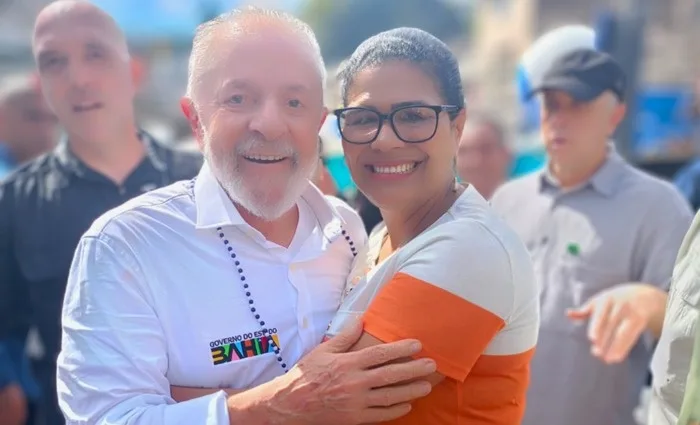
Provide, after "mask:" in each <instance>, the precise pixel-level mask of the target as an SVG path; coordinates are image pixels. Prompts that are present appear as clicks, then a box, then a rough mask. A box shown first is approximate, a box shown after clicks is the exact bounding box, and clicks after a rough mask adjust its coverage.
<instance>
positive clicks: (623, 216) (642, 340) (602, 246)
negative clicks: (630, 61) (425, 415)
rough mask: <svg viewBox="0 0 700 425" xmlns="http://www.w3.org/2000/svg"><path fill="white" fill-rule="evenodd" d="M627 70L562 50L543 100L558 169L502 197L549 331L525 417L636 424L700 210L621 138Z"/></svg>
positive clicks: (548, 143) (542, 89) (496, 200)
mask: <svg viewBox="0 0 700 425" xmlns="http://www.w3.org/2000/svg"><path fill="white" fill-rule="evenodd" d="M626 82H627V77H626V75H625V73H624V71H623V70H622V68H621V67H620V65H619V64H618V62H617V61H615V60H614V58H612V57H611V56H610V55H608V54H606V53H603V52H600V51H596V50H593V49H579V50H574V51H572V52H569V53H566V54H563V55H562V56H561V57H559V58H558V59H557V60H556V61H554V63H553V64H552V65H551V66H550V67H549V69H548V70H547V71H546V72H545V74H544V77H543V78H542V81H541V82H540V83H539V85H537V86H535V87H533V88H532V91H531V95H532V96H535V95H536V96H539V97H540V105H541V110H540V117H541V118H540V119H541V126H540V129H541V130H540V131H541V137H542V139H543V140H544V143H545V147H546V149H547V156H548V162H547V167H546V168H545V169H543V170H542V171H540V172H537V173H533V174H530V175H528V176H525V177H521V178H518V179H516V180H513V181H511V182H508V183H506V184H505V185H503V186H502V187H501V188H500V189H499V190H497V191H496V194H495V195H494V196H493V198H492V205H493V207H494V208H495V209H496V210H497V211H498V212H499V213H501V214H502V215H503V217H504V218H505V220H506V222H507V223H508V224H510V225H511V226H512V227H513V228H514V229H515V230H516V232H518V234H519V235H520V237H521V238H522V239H523V241H524V242H525V243H526V244H527V246H528V248H529V250H530V253H531V256H532V259H533V262H534V264H535V270H536V272H537V279H538V280H539V286H540V303H541V324H540V334H539V340H538V343H537V349H536V351H535V356H534V360H533V362H532V378H531V382H530V387H529V390H528V398H527V400H528V401H527V403H528V404H527V408H526V412H525V419H524V420H523V425H542V424H568V425H579V424H580V425H588V424H592V423H595V424H615V425H634V424H635V419H634V409H635V407H636V406H637V404H638V401H639V394H640V391H641V388H642V386H643V385H644V383H645V381H646V377H647V370H648V367H649V360H650V358H651V351H652V348H653V342H654V339H655V338H658V336H659V334H660V332H661V326H662V323H663V316H664V310H665V304H666V291H667V289H668V282H669V279H670V276H671V272H672V269H673V264H674V261H675V258H676V253H677V252H678V249H679V247H680V245H681V241H682V239H683V235H684V234H685V232H686V230H687V229H688V226H689V224H690V221H691V218H692V214H691V211H690V208H689V205H688V204H687V202H686V201H685V199H683V197H682V195H681V194H680V193H679V192H678V191H677V190H676V189H675V188H674V187H673V186H672V185H671V184H670V183H668V182H664V181H662V180H660V179H658V178H656V177H653V176H651V175H649V174H647V173H643V172H641V171H639V170H637V169H636V168H634V167H633V166H631V165H630V164H628V163H627V162H626V161H625V160H624V159H623V158H622V157H621V156H620V155H619V154H618V153H617V151H616V150H615V148H614V147H613V146H612V144H611V137H613V134H614V132H615V130H616V129H617V128H618V126H619V125H620V123H621V122H622V120H623V118H624V116H625V112H626V105H625V94H626V90H627V85H626Z"/></svg>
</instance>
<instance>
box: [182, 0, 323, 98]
mask: <svg viewBox="0 0 700 425" xmlns="http://www.w3.org/2000/svg"><path fill="white" fill-rule="evenodd" d="M263 22H264V23H269V22H275V23H280V24H282V25H285V26H286V27H287V28H289V29H291V30H292V31H293V32H295V33H298V34H299V35H300V36H301V39H302V40H303V41H305V42H307V43H308V44H309V45H310V46H311V48H312V50H313V53H314V56H315V61H316V65H317V67H318V72H319V78H320V79H321V87H325V83H326V72H327V71H326V65H325V63H324V62H323V55H322V54H321V46H320V45H319V44H318V40H317V39H316V34H314V31H313V30H312V29H311V27H310V26H309V25H308V24H307V23H305V22H304V21H302V20H300V19H298V18H296V17H294V16H292V15H290V14H288V13H286V12H281V11H277V10H273V9H265V8H261V7H255V6H246V7H243V8H238V9H234V10H232V11H230V12H226V13H223V14H221V15H219V16H217V17H216V18H214V19H212V20H210V21H207V22H205V23H203V24H201V25H200V26H199V27H197V30H196V31H195V34H194V40H193V42H192V51H191V53H190V60H189V66H188V73H187V93H186V95H187V97H189V98H190V99H193V96H194V92H195V91H196V86H197V84H198V83H199V79H200V78H201V76H202V73H203V72H202V71H203V68H204V67H205V66H206V65H207V61H209V60H211V58H212V57H213V56H214V55H212V54H211V49H212V47H213V44H214V43H213V42H214V40H215V39H216V36H217V35H222V34H220V33H219V31H223V35H224V36H226V37H234V36H236V35H237V34H240V33H244V32H245V31H246V30H248V29H250V26H254V25H255V24H258V23H263Z"/></svg>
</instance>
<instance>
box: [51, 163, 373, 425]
mask: <svg viewBox="0 0 700 425" xmlns="http://www.w3.org/2000/svg"><path fill="white" fill-rule="evenodd" d="M297 206H298V207H299V224H298V227H297V229H296V233H295V235H294V238H293V240H292V243H291V244H290V246H289V247H288V248H284V247H281V246H279V245H276V244H274V243H271V242H269V241H267V240H265V238H264V237H263V235H262V234H261V233H259V232H258V231H257V230H255V229H254V228H252V227H251V226H249V225H248V224H247V223H246V222H245V221H243V219H242V218H241V216H240V214H239V213H238V211H237V209H236V208H235V207H234V205H233V204H232V203H231V202H230V200H229V198H228V197H227V195H226V193H225V192H224V191H223V189H222V188H221V187H220V185H219V184H218V182H217V181H216V179H215V178H214V176H213V174H212V173H211V171H210V170H209V168H208V166H206V165H205V166H204V167H203V168H202V171H201V172H200V174H199V176H198V178H197V180H196V183H195V184H194V187H192V184H191V183H190V182H179V183H175V184H173V185H171V186H168V187H165V188H162V189H159V190H156V191H153V192H150V193H147V194H145V195H142V196H140V197H138V198H135V199H134V200H132V201H129V202H127V203H126V204H124V205H122V206H120V207H119V208H116V209H115V210H112V211H110V212H108V213H107V214H105V215H104V216H102V217H100V218H99V219H98V220H97V221H95V223H94V224H93V225H92V227H91V228H90V229H89V230H88V231H87V233H86V234H85V235H84V236H83V238H82V239H81V241H80V243H79V245H78V248H77V251H76V253H75V257H74V260H73V264H72V266H71V270H70V276H69V278H68V287H67V291H66V296H65V301H64V306H63V335H62V336H63V345H62V350H61V354H60V356H59V358H58V397H59V404H60V406H61V409H62V410H63V412H64V414H65V415H66V418H67V424H68V425H71V424H110V425H111V424H124V425H126V424H129V425H146V424H148V425H161V424H163V425H164V424H168V425H179V424H182V425H192V424H217V425H228V424H229V419H228V412H227V409H226V396H225V394H224V393H223V392H221V391H220V392H218V393H216V394H213V395H211V396H207V397H201V398H198V399H195V400H190V401H187V402H183V403H179V404H175V402H174V400H173V399H172V398H171V396H170V386H171V385H177V386H189V387H204V388H234V389H248V388H252V387H255V386H257V385H260V384H262V383H265V382H267V381H270V380H271V379H273V378H275V377H277V376H279V375H281V374H282V373H283V369H282V367H281V362H279V361H278V359H277V356H276V355H275V353H274V351H273V350H274V348H272V347H270V346H269V345H268V344H267V341H265V338H259V337H260V336H261V331H262V329H263V327H262V326H261V325H260V323H259V320H256V319H255V317H254V313H252V312H251V310H250V305H249V299H248V297H247V296H246V294H245V292H246V289H243V282H241V278H240V275H241V273H239V272H238V270H237V269H238V268H239V267H240V268H241V269H243V275H244V276H245V278H246V281H245V282H246V283H247V284H249V289H247V290H248V291H250V292H251V296H250V298H252V299H253V300H254V306H255V307H256V313H257V314H260V316H261V318H260V320H264V321H265V322H266V324H265V327H267V328H270V329H271V330H272V331H273V332H274V331H275V330H276V332H275V333H276V334H275V335H274V338H275V340H276V341H279V345H280V347H281V353H280V355H281V357H282V358H283V362H284V363H286V365H287V367H288V368H291V367H292V365H294V364H295V363H296V362H297V361H298V360H299V359H300V358H301V357H302V356H303V355H304V354H306V353H308V352H309V351H310V350H311V349H312V348H314V347H315V346H317V345H318V344H319V343H320V342H321V339H322V337H323V334H324V331H325V330H326V328H327V326H328V324H329V323H330V320H331V319H332V317H333V315H334V314H335V312H336V310H337V308H338V305H339V301H340V297H341V293H342V291H343V287H344V285H345V279H346V277H347V275H348V273H349V271H350V268H351V264H352V260H353V257H352V252H351V250H350V245H349V243H348V242H347V241H346V240H345V238H344V237H343V235H342V231H343V230H345V231H347V233H348V234H349V235H350V236H351V239H352V240H353V242H354V243H355V244H356V245H357V246H362V245H364V244H365V243H366V239H367V236H366V233H365V231H364V226H363V225H362V221H361V220H360V218H359V216H358V215H357V214H356V213H355V212H354V211H353V210H352V209H351V208H350V207H349V206H348V205H346V204H345V203H343V202H342V201H340V200H338V199H336V198H332V197H326V196H324V195H322V194H321V192H320V191H319V190H318V189H317V188H316V187H314V186H313V185H311V184H310V185H309V188H308V189H307V190H306V191H305V193H304V194H303V196H302V198H301V200H300V201H299V202H298V204H297ZM218 227H222V228H223V229H222V231H223V233H224V234H225V237H224V238H223V239H226V240H228V241H229V242H230V243H229V245H228V246H230V247H231V248H232V251H231V252H233V253H235V254H236V259H235V260H234V259H233V258H231V257H230V254H231V252H229V251H228V246H226V245H224V243H223V239H222V238H221V237H220V235H219V232H218V231H217V230H216V229H217V228H218ZM234 261H239V262H240V264H239V265H238V266H236V265H235V264H234ZM246 340H248V341H247V342H246Z"/></svg>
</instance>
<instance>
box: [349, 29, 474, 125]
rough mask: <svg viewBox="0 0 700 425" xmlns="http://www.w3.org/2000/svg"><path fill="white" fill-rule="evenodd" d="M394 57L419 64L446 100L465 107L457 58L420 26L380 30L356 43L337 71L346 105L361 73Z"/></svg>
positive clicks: (452, 115)
mask: <svg viewBox="0 0 700 425" xmlns="http://www.w3.org/2000/svg"><path fill="white" fill-rule="evenodd" d="M391 61H404V62H408V63H411V64H413V65H416V66H418V67H420V68H421V69H422V70H423V71H424V72H425V73H426V74H427V75H428V76H429V77H431V78H433V79H434V80H435V83H436V85H437V86H438V87H439V89H440V92H441V93H440V94H441V95H442V97H443V101H444V102H445V104H447V105H454V106H458V107H459V108H460V109H462V108H464V89H463V88H462V78H461V76H460V73H459V63H458V61H457V58H456V57H455V55H454V53H452V51H451V50H450V48H449V47H447V45H446V44H445V43H443V42H442V41H440V39H438V38H437V37H435V36H434V35H432V34H430V33H428V32H425V31H423V30H420V29H418V28H396V29H393V30H389V31H385V32H381V33H379V34H377V35H374V36H372V37H370V38H368V39H367V40H365V41H364V42H363V43H362V44H360V45H359V46H358V47H357V49H356V50H355V52H354V53H353V54H352V56H350V58H349V59H348V60H347V61H346V62H345V63H344V64H343V66H342V68H341V69H340V70H339V72H338V80H339V82H340V93H341V97H342V99H343V106H348V90H349V87H350V86H351V85H352V83H353V80H354V78H355V77H356V76H357V74H358V73H360V72H361V71H363V70H365V69H367V68H370V67H374V66H377V65H381V64H384V63H386V62H391ZM458 112H459V111H455V112H453V113H450V118H454V117H455V116H457V114H458Z"/></svg>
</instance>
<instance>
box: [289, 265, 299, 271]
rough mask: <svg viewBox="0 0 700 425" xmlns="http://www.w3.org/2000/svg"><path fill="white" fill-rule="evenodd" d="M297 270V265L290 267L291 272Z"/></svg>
mask: <svg viewBox="0 0 700 425" xmlns="http://www.w3.org/2000/svg"><path fill="white" fill-rule="evenodd" d="M296 269H297V265H296V264H290V265H289V270H291V271H295V270H296Z"/></svg>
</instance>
